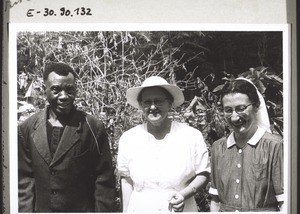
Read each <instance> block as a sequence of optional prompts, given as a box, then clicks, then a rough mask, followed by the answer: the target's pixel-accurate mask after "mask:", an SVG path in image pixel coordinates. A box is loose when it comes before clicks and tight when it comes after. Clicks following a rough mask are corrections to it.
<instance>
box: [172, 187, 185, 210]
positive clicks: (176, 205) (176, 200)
mask: <svg viewBox="0 0 300 214" xmlns="http://www.w3.org/2000/svg"><path fill="white" fill-rule="evenodd" d="M169 204H170V208H172V210H173V211H175V212H182V211H183V208H184V197H183V196H182V195H181V194H180V193H179V192H174V193H173V194H172V195H170V198H169Z"/></svg>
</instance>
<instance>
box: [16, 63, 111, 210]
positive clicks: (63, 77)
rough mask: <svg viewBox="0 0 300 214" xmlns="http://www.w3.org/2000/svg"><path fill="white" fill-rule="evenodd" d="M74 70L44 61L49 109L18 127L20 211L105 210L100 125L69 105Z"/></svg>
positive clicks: (104, 147)
mask: <svg viewBox="0 0 300 214" xmlns="http://www.w3.org/2000/svg"><path fill="white" fill-rule="evenodd" d="M76 76H77V75H76V73H74V70H73V69H72V68H71V67H70V66H68V65H66V64H64V63H54V62H53V63H48V64H46V65H45V69H44V76H43V77H44V83H45V87H46V88H45V90H46V95H47V100H48V102H49V105H48V106H47V107H46V108H45V109H44V110H43V111H41V112H38V113H36V114H34V115H33V116H31V117H30V118H28V119H27V120H26V121H25V122H24V123H22V124H21V125H19V127H18V179H19V211H20V212H95V211H99V212H109V211H113V209H114V200H115V178H114V173H113V172H114V170H113V166H112V159H111V155H110V149H109V143H108V137H107V133H106V131H105V127H104V125H103V123H102V122H101V121H99V120H97V119H95V118H94V117H92V116H90V115H88V114H86V113H84V112H82V111H79V110H77V109H76V108H75V106H74V100H75V96H76V86H75V78H76Z"/></svg>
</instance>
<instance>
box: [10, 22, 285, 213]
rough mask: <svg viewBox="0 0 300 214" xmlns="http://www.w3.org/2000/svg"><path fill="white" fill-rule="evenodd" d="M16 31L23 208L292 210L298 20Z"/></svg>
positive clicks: (13, 181)
mask: <svg viewBox="0 0 300 214" xmlns="http://www.w3.org/2000/svg"><path fill="white" fill-rule="evenodd" d="M9 38H10V44H9V51H10V59H9V64H10V66H9V79H10V85H9V90H10V97H9V103H10V110H11V111H10V115H9V116H10V124H9V127H10V130H9V133H10V134H9V136H10V151H9V160H10V209H11V212H12V213H28V212H29V213H32V212H40V213H49V212H66V213H78V212H79V213H94V212H107V213H109V212H115V213H123V212H124V213H125V212H128V213H169V212H194V213H198V212H200V213H202V212H236V211H240V212H264V213H265V212H281V213H286V212H287V209H288V204H289V201H288V200H289V197H288V194H290V190H289V185H288V183H289V181H288V173H289V164H290V160H289V159H288V155H289V149H290V128H289V123H290V116H289V111H288V110H289V108H290V81H291V80H290V77H291V71H290V67H289V65H288V62H289V29H288V26H287V25H199V24H191V25H181V24H174V25H163V24H155V25H153V24H152V25H151V24H144V25H137V26H135V25H126V24H124V25H123V26H120V25H112V24H111V25H110V24H107V25H100V24H86V25H81V26H78V25H73V24H47V25H45V24H44V25H43V24H31V25H28V26H25V25H20V24H11V25H10V35H9ZM12 83H14V84H12Z"/></svg>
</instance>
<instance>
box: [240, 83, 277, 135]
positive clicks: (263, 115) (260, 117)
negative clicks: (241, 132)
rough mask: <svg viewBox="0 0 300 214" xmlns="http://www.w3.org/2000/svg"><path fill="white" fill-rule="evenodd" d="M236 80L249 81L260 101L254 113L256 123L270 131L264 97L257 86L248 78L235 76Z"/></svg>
mask: <svg viewBox="0 0 300 214" xmlns="http://www.w3.org/2000/svg"><path fill="white" fill-rule="evenodd" d="M236 80H245V81H247V82H249V83H251V84H252V85H253V86H254V87H255V89H256V92H257V95H258V98H259V101H260V105H259V107H258V111H257V113H256V120H257V125H258V126H260V127H264V128H266V129H267V131H268V132H270V133H271V130H270V120H269V114H268V110H267V106H266V102H265V99H264V98H263V96H262V94H261V93H260V92H259V91H258V89H257V87H256V86H255V85H254V84H253V82H252V81H251V80H248V79H246V78H244V77H238V78H236Z"/></svg>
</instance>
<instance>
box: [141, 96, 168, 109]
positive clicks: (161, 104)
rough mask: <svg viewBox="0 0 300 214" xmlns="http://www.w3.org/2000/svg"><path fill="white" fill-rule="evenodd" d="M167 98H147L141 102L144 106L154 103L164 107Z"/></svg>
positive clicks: (147, 106)
mask: <svg viewBox="0 0 300 214" xmlns="http://www.w3.org/2000/svg"><path fill="white" fill-rule="evenodd" d="M166 100H167V99H166V98H161V99H153V100H145V101H142V102H141V105H142V107H144V108H149V107H150V106H151V105H152V104H153V105H155V106H156V107H162V106H163V105H164V104H165V101H166Z"/></svg>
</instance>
